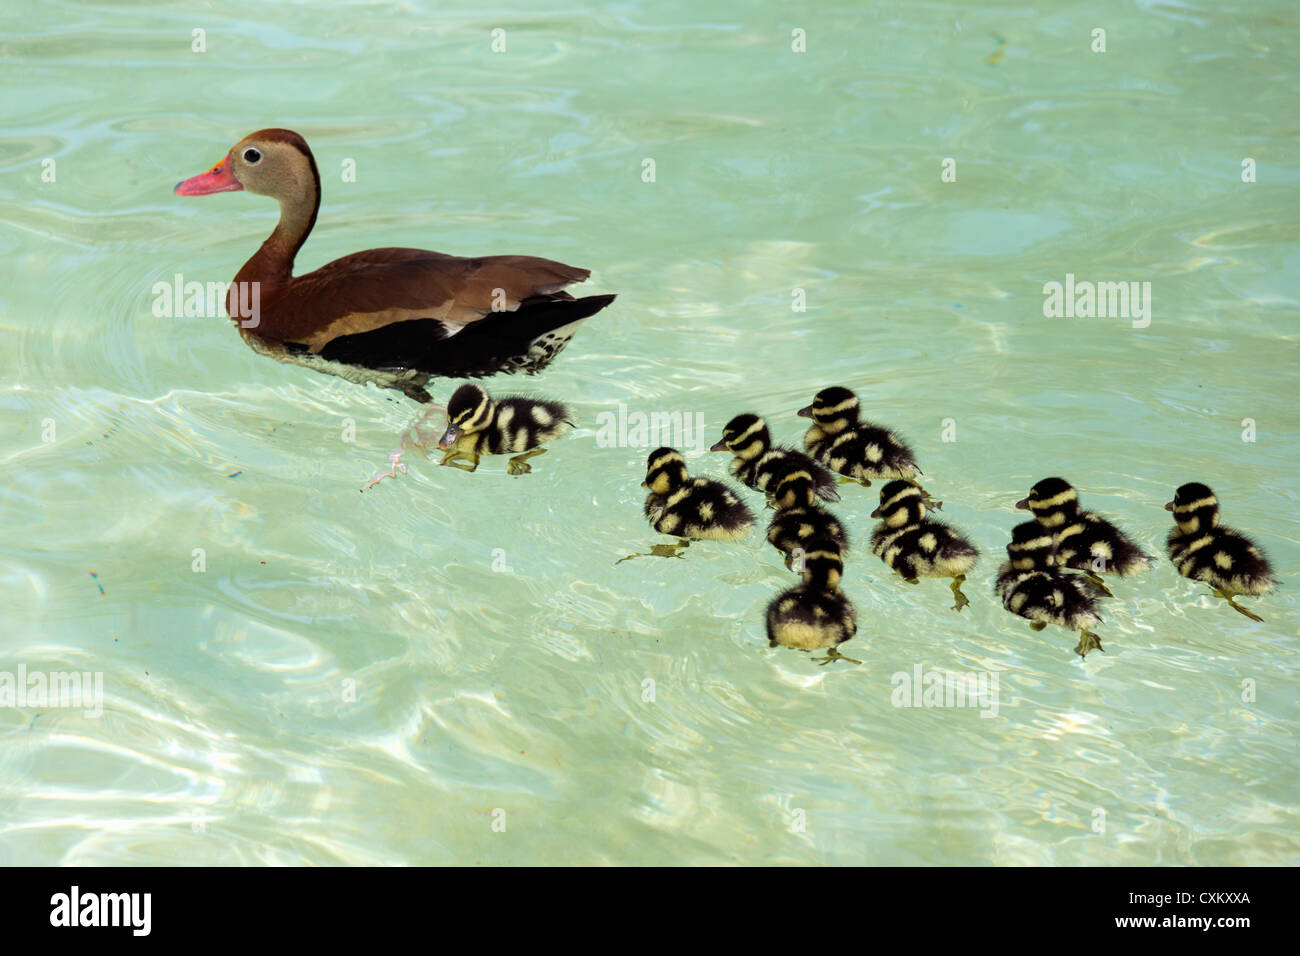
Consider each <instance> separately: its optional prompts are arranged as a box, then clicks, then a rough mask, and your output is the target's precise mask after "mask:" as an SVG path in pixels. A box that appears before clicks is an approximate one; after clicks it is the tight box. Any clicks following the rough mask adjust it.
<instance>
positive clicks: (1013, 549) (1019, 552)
mask: <svg viewBox="0 0 1300 956" xmlns="http://www.w3.org/2000/svg"><path fill="white" fill-rule="evenodd" d="M1055 554H1056V544H1055V543H1054V541H1053V539H1052V532H1050V531H1048V530H1047V529H1046V528H1044V527H1043V526H1042V524H1040V523H1039V522H1038V521H1025V522H1022V523H1021V524H1018V525H1016V526H1015V527H1014V528H1012V529H1011V541H1010V543H1009V544H1007V557H1008V558H1010V559H1011V566H1012V567H1013V568H1015V569H1016V570H1017V571H1041V570H1044V569H1045V568H1050V567H1051V566H1052V560H1053V558H1054V556H1055Z"/></svg>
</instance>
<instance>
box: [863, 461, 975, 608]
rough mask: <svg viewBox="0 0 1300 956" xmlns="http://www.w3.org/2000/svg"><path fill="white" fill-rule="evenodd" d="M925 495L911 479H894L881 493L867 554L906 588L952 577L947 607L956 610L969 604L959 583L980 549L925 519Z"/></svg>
mask: <svg viewBox="0 0 1300 956" xmlns="http://www.w3.org/2000/svg"><path fill="white" fill-rule="evenodd" d="M926 500H927V495H926V493H925V489H923V488H922V487H921V486H920V485H918V484H916V482H914V481H907V480H904V479H901V478H900V479H896V480H894V481H891V482H889V483H888V484H887V485H885V487H883V488H881V489H880V507H879V508H877V509H876V510H875V511H873V512H871V517H873V518H879V519H880V524H878V525H876V528H875V530H874V531H873V532H872V533H871V553H872V554H874V555H876V556H877V557H879V558H880V560H882V561H884V562H885V564H887V565H889V566H890V567H891V568H893V569H894V570H895V571H897V572H898V573H899V574H901V575H902V576H903V579H904V580H905V581H907V583H908V584H916V583H917V581H918V579H919V578H946V577H951V578H952V596H953V599H954V603H953V606H952V609H953V610H954V611H960V610H961V609H962V608H964V607H966V605H968V604H970V601H968V600H967V599H966V595H965V594H963V593H962V591H961V585H962V582H963V581H965V580H966V572H967V571H969V570H970V569H971V568H972V567H973V566H974V564H975V561H976V560H977V559H978V558H979V554H980V553H979V549H978V548H976V547H975V545H973V544H971V543H970V541H968V540H967V539H966V538H965V537H964V536H962V534H961V533H960V532H958V531H955V530H953V529H952V528H950V527H949V526H948V525H946V524H944V523H943V522H941V521H934V520H932V519H930V518H927V517H926V516H925V513H926Z"/></svg>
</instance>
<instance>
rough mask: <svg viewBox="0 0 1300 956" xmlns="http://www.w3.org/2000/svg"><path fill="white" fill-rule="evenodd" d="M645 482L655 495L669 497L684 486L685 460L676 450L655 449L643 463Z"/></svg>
mask: <svg viewBox="0 0 1300 956" xmlns="http://www.w3.org/2000/svg"><path fill="white" fill-rule="evenodd" d="M645 472H646V473H645V481H643V482H641V487H642V488H649V489H650V490H651V491H652V492H654V493H655V494H656V495H670V494H672V493H673V492H674V491H676V490H677V489H678V488H680V487H681V486H682V485H684V484H686V459H685V458H683V457H682V453H681V452H679V451H678V450H677V449H676V448H656V449H655V450H654V451H652V452H651V453H650V457H649V458H648V459H646V463H645Z"/></svg>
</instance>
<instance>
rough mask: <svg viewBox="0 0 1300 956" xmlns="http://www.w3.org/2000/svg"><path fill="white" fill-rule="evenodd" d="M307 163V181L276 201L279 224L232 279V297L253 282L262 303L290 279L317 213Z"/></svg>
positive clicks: (315, 178) (316, 190)
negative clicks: (294, 191) (238, 290)
mask: <svg viewBox="0 0 1300 956" xmlns="http://www.w3.org/2000/svg"><path fill="white" fill-rule="evenodd" d="M307 160H308V163H309V165H310V167H311V180H310V181H309V182H304V183H302V186H301V189H300V190H299V191H298V192H296V193H294V194H292V195H290V196H286V197H284V198H282V199H281V200H280V221H279V222H278V223H276V226H275V230H274V231H273V232H272V233H271V235H269V236H268V237H267V238H266V241H265V242H263V243H262V245H261V246H260V247H259V248H258V250H257V252H255V253H253V255H252V258H250V259H249V260H248V261H247V262H245V263H244V265H243V268H241V269H240V270H239V272H238V273H237V274H236V275H235V287H234V288H232V289H231V294H232V295H233V294H235V292H236V289H237V288H238V287H239V286H240V285H241V284H242V283H251V282H256V283H258V284H259V287H260V288H259V292H260V298H261V299H262V301H265V300H266V299H267V298H268V297H270V296H273V295H274V294H275V293H276V291H278V290H279V289H280V288H281V287H283V286H284V285H286V284H287V283H288V282H289V280H290V279H292V278H293V260H294V258H295V257H296V256H297V255H298V250H299V249H301V248H302V244H303V243H304V242H306V241H307V236H309V235H310V234H311V230H312V226H314V225H316V213H317V212H319V211H320V173H319V172H318V171H317V169H316V160H315V159H314V158H313V157H312V156H310V155H308V156H307ZM231 314H232V315H233V314H234V313H231Z"/></svg>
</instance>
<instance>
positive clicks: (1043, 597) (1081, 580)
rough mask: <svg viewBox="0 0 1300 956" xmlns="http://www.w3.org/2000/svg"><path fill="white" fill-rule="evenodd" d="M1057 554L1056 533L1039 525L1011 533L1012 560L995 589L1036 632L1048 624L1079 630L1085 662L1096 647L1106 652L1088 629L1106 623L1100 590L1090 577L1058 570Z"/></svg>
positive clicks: (1030, 523)
mask: <svg viewBox="0 0 1300 956" xmlns="http://www.w3.org/2000/svg"><path fill="white" fill-rule="evenodd" d="M1054 553H1055V543H1054V539H1053V537H1052V533H1051V531H1049V530H1048V529H1047V528H1044V527H1043V526H1042V525H1041V524H1039V523H1038V522H1037V521H1025V522H1023V523H1022V524H1018V525H1016V526H1015V527H1014V528H1012V529H1011V543H1010V544H1008V545H1007V558H1008V559H1009V560H1008V561H1007V562H1006V563H1005V564H1003V565H1002V567H1000V568H998V579H997V583H996V584H995V585H994V590H995V591H996V592H997V594H998V596H999V597H1000V598H1002V606H1003V607H1005V608H1006V609H1007V610H1008V611H1010V612H1011V613H1012V614H1018V615H1019V616H1020V617H1023V618H1025V619H1026V620H1027V621H1029V622H1030V625H1029V626H1030V627H1032V628H1033V629H1034V630H1035V631H1041V630H1042V629H1043V628H1045V627H1047V625H1049V624H1059V625H1060V626H1061V627H1068V628H1069V629H1070V630H1073V631H1078V632H1079V644H1078V646H1077V647H1075V649H1074V652H1075V653H1076V654H1078V655H1079V656H1080V657H1087V656H1088V652H1089V651H1090V650H1092V649H1093V648H1094V647H1095V648H1096V649H1097V650H1099V651H1105V650H1106V649H1105V648H1104V647H1102V646H1101V638H1099V637H1098V636H1097V635H1096V634H1094V633H1093V632H1092V631H1090V630H1088V628H1090V627H1095V626H1096V625H1098V624H1100V623H1101V617H1100V615H1098V614H1097V592H1096V590H1095V589H1094V588H1095V586H1094V585H1093V584H1092V582H1091V581H1090V580H1089V579H1088V578H1085V577H1080V576H1078V575H1075V574H1064V573H1062V572H1061V571H1059V570H1058V569H1057V568H1056V567H1055V565H1054V564H1053V562H1054Z"/></svg>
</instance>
